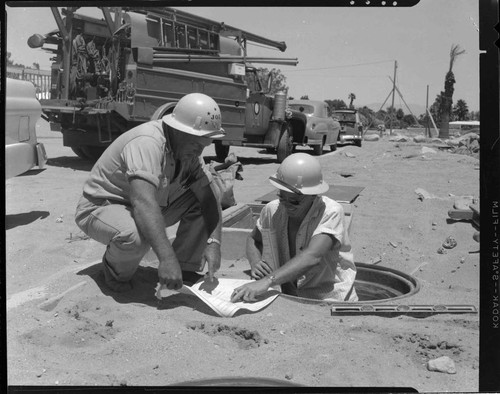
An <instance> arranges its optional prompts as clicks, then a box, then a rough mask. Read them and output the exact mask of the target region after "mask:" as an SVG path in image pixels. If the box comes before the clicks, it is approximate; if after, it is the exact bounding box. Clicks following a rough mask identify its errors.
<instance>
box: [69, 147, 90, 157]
mask: <svg viewBox="0 0 500 394" xmlns="http://www.w3.org/2000/svg"><path fill="white" fill-rule="evenodd" d="M70 148H71V150H72V151H73V152H75V154H76V155H77V156H78V157H79V158H80V159H84V160H88V159H89V158H88V157H87V155H86V154H85V153H83V150H82V148H81V147H79V146H71V147H70Z"/></svg>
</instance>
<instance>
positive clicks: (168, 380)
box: [6, 125, 479, 392]
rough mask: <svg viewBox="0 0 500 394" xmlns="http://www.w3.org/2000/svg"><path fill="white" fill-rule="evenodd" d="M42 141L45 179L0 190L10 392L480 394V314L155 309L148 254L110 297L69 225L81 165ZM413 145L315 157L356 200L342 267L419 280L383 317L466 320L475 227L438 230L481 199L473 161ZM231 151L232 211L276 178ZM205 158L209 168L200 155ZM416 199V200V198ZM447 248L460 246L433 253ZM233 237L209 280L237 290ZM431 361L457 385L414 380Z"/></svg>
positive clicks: (261, 160)
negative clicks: (184, 385)
mask: <svg viewBox="0 0 500 394" xmlns="http://www.w3.org/2000/svg"><path fill="white" fill-rule="evenodd" d="M39 136H40V140H41V142H43V143H44V144H45V147H46V150H47V154H48V156H49V158H50V160H49V163H48V165H47V168H46V169H45V170H44V171H38V170H33V171H30V172H28V173H27V174H25V175H23V176H19V177H16V178H13V179H9V180H7V182H6V251H7V261H6V295H7V361H8V374H7V379H8V384H9V385H60V386H74V385H83V386H87V385H92V386H93V385H99V386H110V385H115V386H125V385H126V386H167V385H174V384H179V383H180V382H186V381H191V382H192V381H195V380H201V379H219V378H226V377H232V378H233V380H232V384H235V385H236V384H238V383H239V382H242V381H244V382H246V383H247V384H262V383H266V382H267V384H271V383H276V382H277V381H279V382H281V383H283V384H289V385H291V384H295V385H305V386H315V387H320V386H321V387H358V386H371V387H376V386H378V387H380V386H382V387H393V386H398V387H412V388H415V389H417V390H419V391H453V392H456V391H473V392H474V391H478V373H479V350H478V347H479V316H478V314H473V313H468V314H435V315H431V316H427V317H414V316H408V315H399V316H393V317H387V316H383V315H367V314H358V315H344V316H338V315H335V316H332V315H331V313H330V306H328V305H326V304H304V303H300V302H297V301H295V300H291V299H288V298H285V297H281V296H280V297H278V298H277V299H276V300H275V301H274V302H273V303H272V304H271V305H269V306H268V307H267V308H266V309H264V310H262V311H260V312H258V313H252V314H251V313H248V314H239V315H238V316H236V317H233V318H221V317H218V316H216V315H215V314H214V313H213V312H212V311H211V310H210V309H209V308H208V307H207V306H205V305H204V304H203V303H201V302H200V301H198V300H197V299H196V298H194V297H190V296H187V295H182V294H178V293H173V292H172V294H171V296H169V297H167V298H165V299H163V300H162V301H158V300H157V299H156V298H155V296H154V288H155V286H156V283H157V274H156V269H155V268H156V266H155V259H154V256H152V255H149V256H148V258H146V259H145V260H144V261H143V263H142V264H141V268H140V269H139V271H138V272H137V274H136V277H135V278H134V283H133V284H134V289H133V290H132V291H131V292H130V293H127V294H115V293H112V292H110V291H108V290H107V289H106V288H105V287H104V286H103V276H102V273H101V266H100V258H101V256H102V254H103V252H104V246H102V245H100V244H98V243H97V242H95V241H93V240H90V239H88V238H87V237H86V236H85V235H84V234H83V233H82V232H81V231H80V230H79V229H78V228H77V226H76V225H75V223H74V209H75V205H76V202H77V200H78V198H79V195H80V191H81V186H82V184H83V182H84V180H85V178H86V176H87V174H88V171H89V170H90V168H91V163H89V162H86V161H82V160H81V159H79V158H77V157H76V155H74V154H73V152H72V151H71V150H70V149H69V148H66V147H63V146H62V140H61V138H59V135H58V134H56V133H54V134H52V133H51V132H49V131H47V130H46V128H45V125H44V126H42V127H40V128H39ZM424 146H427V147H430V148H433V144H432V143H424V144H422V143H415V142H412V141H411V140H410V141H409V142H391V141H389V138H388V137H384V138H383V139H381V140H379V141H376V142H368V141H365V142H364V143H363V146H362V147H361V148H358V147H355V146H343V147H339V149H338V150H337V151H336V152H329V151H328V150H326V152H325V153H324V154H323V155H322V156H321V157H320V158H319V160H320V161H321V163H322V165H323V168H324V177H325V179H326V180H327V181H328V182H329V183H330V184H333V185H334V186H335V185H354V186H363V187H364V190H363V191H362V192H361V194H360V195H359V197H358V198H357V199H356V200H355V202H354V203H353V212H354V214H353V217H352V227H351V238H352V243H353V250H354V256H355V261H356V262H360V263H365V264H370V263H374V262H376V265H377V266H383V267H389V268H393V269H396V270H399V271H401V272H403V273H406V274H412V275H413V276H414V277H416V278H417V279H418V281H419V283H420V291H419V292H418V293H417V294H415V295H413V296H411V297H407V298H405V299H403V300H398V302H395V304H397V303H406V304H425V305H435V304H467V305H474V306H476V307H479V254H478V253H474V252H477V251H478V250H479V244H478V243H477V242H475V241H474V240H473V234H474V232H475V231H476V230H475V229H474V227H473V226H472V225H471V223H470V222H466V221H461V222H450V221H448V220H447V219H448V210H450V209H452V208H453V204H454V203H455V200H456V198H457V197H458V196H473V197H475V198H478V195H479V171H478V167H479V161H478V159H477V158H474V157H471V156H466V155H459V154H452V153H449V152H448V151H446V150H440V149H438V148H436V147H434V148H433V149H434V151H432V152H428V153H423V152H422V148H423V147H424ZM232 151H234V153H235V154H236V155H237V156H238V157H239V158H240V160H241V162H242V163H243V167H244V171H243V173H242V175H243V178H244V180H243V181H237V183H236V188H235V196H236V200H237V202H238V203H253V202H255V201H254V200H255V199H256V198H258V197H259V196H262V195H263V194H265V193H267V192H270V191H272V190H273V188H272V186H271V185H270V184H269V183H268V181H267V176H268V175H271V174H273V173H274V171H275V170H276V168H277V167H278V164H277V163H276V161H275V158H274V156H273V155H269V154H265V153H262V152H260V151H259V150H257V149H250V148H239V149H232ZM205 153H206V156H207V157H208V158H214V157H213V156H214V153H213V149H212V148H207V151H206V152H205ZM417 188H421V189H424V190H425V191H427V192H428V195H427V197H428V198H424V199H419V196H418V194H417V193H416V192H415V190H416V189H417ZM233 235H234V234H233ZM448 236H452V237H454V238H455V239H456V241H457V246H456V247H455V248H453V249H448V250H446V253H444V254H440V253H438V252H437V250H438V249H439V248H440V247H441V245H442V243H443V242H444V241H445V239H446V238H447V237H448ZM231 237H232V235H231V234H230V233H224V236H223V243H224V241H226V243H227V245H224V247H223V266H222V269H221V271H220V274H219V275H220V277H224V276H226V277H231V276H234V277H245V275H246V274H245V271H246V270H247V269H248V265H247V261H246V260H245V258H244V252H243V250H244V247H243V244H241V245H240V246H238V245H235V244H234V241H233V238H231ZM440 356H448V357H449V358H450V359H452V360H453V362H454V364H455V367H456V373H454V374H449V373H441V372H431V371H429V370H428V369H427V367H426V363H427V361H428V360H430V359H434V358H437V357H440ZM238 379H239V380H238ZM266 379H268V380H266ZM269 379H273V380H269ZM219 382H223V380H221V381H219ZM270 382H271V383H270ZM191 384H193V382H192V383H191Z"/></svg>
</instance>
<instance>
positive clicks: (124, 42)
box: [28, 7, 307, 162]
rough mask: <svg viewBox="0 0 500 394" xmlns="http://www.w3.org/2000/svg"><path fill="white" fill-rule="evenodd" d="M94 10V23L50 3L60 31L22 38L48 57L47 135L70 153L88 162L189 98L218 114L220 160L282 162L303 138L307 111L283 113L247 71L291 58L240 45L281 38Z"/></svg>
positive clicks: (201, 21)
mask: <svg viewBox="0 0 500 394" xmlns="http://www.w3.org/2000/svg"><path fill="white" fill-rule="evenodd" d="M98 8H99V9H100V10H101V11H102V14H103V18H102V19H97V18H94V17H89V16H86V15H83V14H78V13H76V11H77V10H78V9H79V7H67V8H62V9H61V11H59V9H58V8H57V7H51V10H52V14H53V15H54V18H55V20H56V23H57V26H58V29H56V30H54V31H51V32H49V33H48V34H45V35H41V34H34V35H32V36H31V37H30V38H29V39H28V45H29V46H30V47H31V48H42V49H44V50H46V51H49V52H51V53H52V54H53V55H54V56H53V57H52V58H51V60H52V61H53V63H52V66H51V90H50V99H45V100H40V102H41V104H42V110H43V112H44V114H45V116H46V117H47V118H48V120H49V122H50V125H51V129H52V130H54V131H60V132H62V135H63V144H64V145H65V146H68V147H70V148H71V149H72V150H73V151H74V152H75V153H76V154H77V155H78V156H80V157H82V158H86V159H91V160H96V159H97V158H98V157H99V156H100V155H101V154H102V152H103V151H104V150H105V149H106V147H107V146H108V145H109V144H110V143H111V142H112V141H113V140H114V139H116V138H117V137H118V136H119V135H120V134H122V133H124V132H125V131H127V130H129V129H131V128H132V127H134V126H137V125H138V124H141V123H143V122H147V121H149V120H153V119H160V118H161V117H163V116H164V115H166V114H168V113H170V112H171V111H172V110H173V109H174V107H175V105H176V103H177V101H178V100H179V99H180V98H181V97H182V96H184V95H185V94H188V93H193V92H199V93H205V94H207V95H209V96H211V97H212V98H213V99H214V100H215V101H216V102H217V103H218V104H219V107H220V109H221V112H222V126H223V128H224V129H225V131H226V135H225V137H224V138H223V139H222V140H219V141H216V142H215V151H216V154H217V158H218V160H219V161H223V160H224V158H225V157H226V156H227V154H228V153H229V147H230V146H232V145H233V146H248V147H261V148H266V149H267V150H269V151H275V152H276V153H277V158H278V162H281V161H282V160H283V159H284V158H285V157H287V156H288V155H289V154H290V153H291V152H292V148H293V144H294V143H295V144H300V143H301V142H302V141H303V140H304V134H305V128H306V122H307V119H306V117H305V115H304V114H302V113H300V112H299V111H294V110H291V109H289V108H287V95H286V92H278V93H276V94H274V95H272V94H269V91H270V80H269V79H268V81H267V83H265V82H264V81H263V80H262V78H261V73H259V72H258V71H259V69H258V68H257V67H256V66H255V64H258V63H269V64H278V65H279V64H281V65H297V63H298V61H297V59H296V58H267V57H250V56H248V54H247V43H248V42H254V43H258V44H260V45H263V46H267V47H270V48H277V49H279V50H280V51H282V52H284V51H285V50H286V44H285V43H284V42H279V41H273V40H270V39H267V38H265V37H261V36H258V35H255V34H252V33H249V32H246V31H243V30H240V29H237V28H234V27H231V26H229V25H226V24H224V23H222V22H221V23H219V22H215V21H212V20H209V19H206V18H202V17H199V16H196V15H192V14H190V13H187V12H184V11H180V10H176V9H174V8H170V7H161V8H133V7H128V8H110V7H98Z"/></svg>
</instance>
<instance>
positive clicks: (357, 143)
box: [354, 140, 361, 148]
mask: <svg viewBox="0 0 500 394" xmlns="http://www.w3.org/2000/svg"><path fill="white" fill-rule="evenodd" d="M354 144H355V145H357V146H359V147H360V148H361V140H356V141H355V142H354Z"/></svg>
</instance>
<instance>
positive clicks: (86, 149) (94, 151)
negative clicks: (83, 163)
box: [81, 145, 106, 161]
mask: <svg viewBox="0 0 500 394" xmlns="http://www.w3.org/2000/svg"><path fill="white" fill-rule="evenodd" d="M81 150H82V152H83V154H84V155H85V156H87V158H88V159H89V160H92V161H97V159H99V157H101V155H102V154H103V153H104V151H105V150H106V147H105V146H92V145H83V146H82V147H81Z"/></svg>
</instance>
